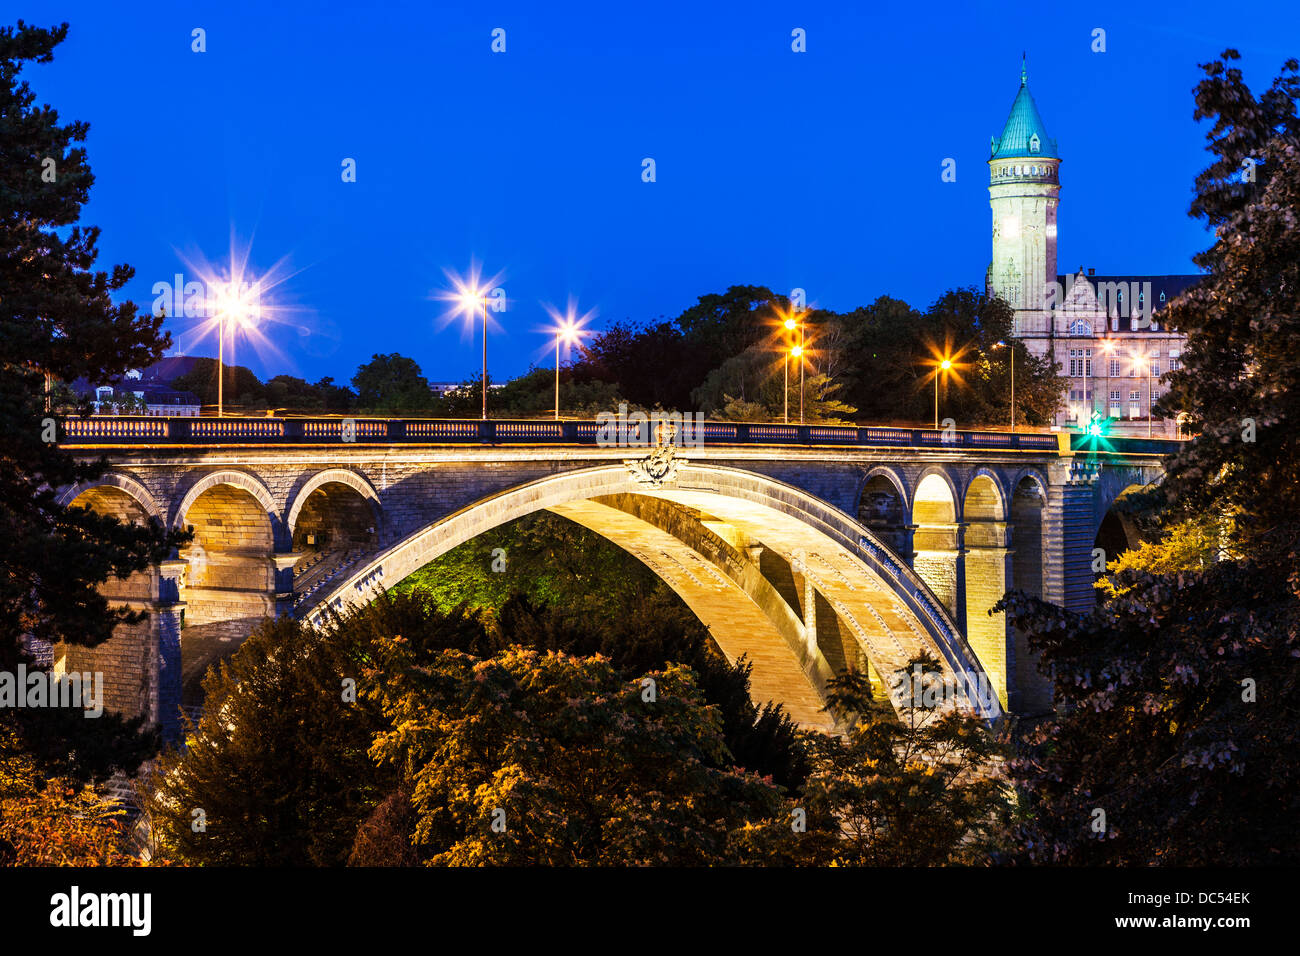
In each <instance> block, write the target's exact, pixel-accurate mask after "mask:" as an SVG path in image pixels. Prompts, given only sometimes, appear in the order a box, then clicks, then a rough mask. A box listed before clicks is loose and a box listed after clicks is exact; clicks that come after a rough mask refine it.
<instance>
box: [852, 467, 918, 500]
mask: <svg viewBox="0 0 1300 956" xmlns="http://www.w3.org/2000/svg"><path fill="white" fill-rule="evenodd" d="M873 478H884V479H885V480H886V481H888V482H889V483H890V484H891V485H893V486H894V488H895V489H896V490H897V491H898V496H899V498H900V499H901V500H902V501H903V502H910V501H911V500H912V492H911V489H910V488H908V487H907V479H906V478H904V477H903V475H902V473H901V472H900V471H899V470H898V469H897V468H893V467H891V466H889V465H875V466H874V467H872V468H871V469H870V470H869V471H868V472H867V473H866V474H865V475H863V476H862V482H861V483H860V484H859V486H858V500H859V501H861V499H862V491H863V489H865V488H866V487H867V485H868V484H870V483H871V479H873Z"/></svg>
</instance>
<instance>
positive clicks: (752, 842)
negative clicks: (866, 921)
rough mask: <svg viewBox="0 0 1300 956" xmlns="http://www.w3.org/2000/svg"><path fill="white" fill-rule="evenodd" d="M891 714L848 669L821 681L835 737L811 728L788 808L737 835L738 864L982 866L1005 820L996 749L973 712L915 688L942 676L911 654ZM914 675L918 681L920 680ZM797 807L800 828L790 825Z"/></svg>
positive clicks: (996, 846)
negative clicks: (907, 686) (806, 766)
mask: <svg viewBox="0 0 1300 956" xmlns="http://www.w3.org/2000/svg"><path fill="white" fill-rule="evenodd" d="M899 673H900V674H901V675H903V676H904V677H905V679H908V680H910V681H912V682H913V685H912V686H913V691H912V694H911V696H910V698H909V699H908V701H907V703H906V705H905V706H904V707H903V708H902V710H901V713H900V712H896V711H895V710H894V707H893V706H892V705H891V704H890V703H889V701H888V700H885V699H881V698H877V697H875V696H873V693H872V687H871V683H870V681H869V680H868V679H867V677H866V676H865V675H863V674H861V673H858V672H854V671H849V672H847V673H845V674H842V675H840V676H838V677H836V678H834V679H832V680H831V681H829V682H828V683H827V695H826V697H827V706H826V709H827V711H828V712H830V713H833V714H835V715H836V717H837V720H838V722H839V723H840V724H841V726H842V727H843V729H844V733H843V734H842V735H840V734H809V735H807V739H808V742H809V750H810V754H811V770H810V772H809V774H808V779H807V782H806V783H805V784H804V786H803V788H802V792H800V793H799V794H797V795H796V796H795V797H794V798H793V799H792V800H791V805H790V807H789V810H788V813H787V814H786V815H785V816H783V817H778V818H776V819H772V820H769V821H765V822H764V823H762V824H759V825H753V826H750V827H748V828H747V829H746V830H745V831H744V832H743V833H742V834H741V835H740V837H739V838H738V840H737V843H738V846H739V848H740V849H739V852H741V854H742V856H744V857H745V858H746V861H747V862H750V863H759V864H769V865H770V864H772V863H776V862H784V863H793V864H802V865H814V866H943V865H952V864H987V863H990V862H992V861H993V860H994V859H996V858H997V855H998V854H999V853H1000V852H1001V849H1002V845H1001V840H1002V838H1003V835H1004V834H1005V832H1006V825H1007V823H1008V821H1009V819H1010V813H1011V805H1010V801H1009V799H1008V798H1009V788H1008V787H1007V785H1006V782H1005V781H1004V780H1003V779H1001V776H1000V768H999V762H1000V758H1001V756H1002V747H1001V746H1000V745H999V744H998V743H997V741H996V740H995V739H994V737H993V735H992V733H991V732H990V730H989V729H988V728H987V727H985V726H984V724H983V723H982V722H981V721H980V720H979V719H978V718H975V717H973V716H971V715H969V714H963V713H962V712H960V711H959V710H956V709H952V708H949V709H946V710H944V709H940V708H939V707H938V706H937V705H938V701H937V700H934V701H932V700H929V699H927V697H926V694H925V692H924V691H923V690H922V688H923V687H925V686H927V684H926V682H927V681H935V680H937V679H939V678H940V676H941V671H940V668H939V665H938V662H937V661H935V660H934V659H933V658H930V657H926V656H921V657H918V658H915V659H913V660H912V661H909V662H908V666H907V669H905V670H903V671H900V672H899ZM918 675H919V676H918ZM796 814H802V824H803V827H796V826H795V825H793V824H794V823H795V822H796Z"/></svg>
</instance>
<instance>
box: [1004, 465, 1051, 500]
mask: <svg viewBox="0 0 1300 956" xmlns="http://www.w3.org/2000/svg"><path fill="white" fill-rule="evenodd" d="M1026 479H1028V480H1029V481H1032V482H1033V483H1034V484H1036V485H1037V486H1038V493H1039V494H1040V495H1042V497H1043V503H1044V504H1046V503H1047V501H1048V500H1049V499H1048V494H1049V493H1048V489H1049V487H1050V486H1049V485H1048V483H1047V477H1046V476H1045V475H1044V474H1043V473H1042V472H1041V471H1040V470H1039V469H1037V468H1032V467H1031V468H1021V469H1020V470H1019V471H1018V472H1016V473H1015V475H1014V476H1013V477H1012V480H1011V493H1012V494H1013V495H1014V494H1015V490H1016V489H1017V488H1019V487H1020V483H1021V482H1022V481H1025V480H1026Z"/></svg>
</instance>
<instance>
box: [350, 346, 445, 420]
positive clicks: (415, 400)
mask: <svg viewBox="0 0 1300 956" xmlns="http://www.w3.org/2000/svg"><path fill="white" fill-rule="evenodd" d="M352 386H353V388H355V389H356V390H357V405H358V406H359V407H361V408H365V409H375V410H380V411H389V412H394V411H403V412H411V411H427V410H428V409H429V408H430V407H432V405H433V393H432V392H431V391H430V390H429V383H428V381H427V380H426V379H425V377H424V375H423V374H422V373H421V372H420V366H419V365H417V364H416V362H415V360H414V359H410V358H407V357H406V356H405V355H399V354H398V353H396V352H392V353H390V354H388V355H378V354H377V355H374V356H372V357H371V359H370V361H369V362H367V363H366V364H364V365H362V366H360V367H359V368H358V369H357V373H356V374H355V375H353V376H352Z"/></svg>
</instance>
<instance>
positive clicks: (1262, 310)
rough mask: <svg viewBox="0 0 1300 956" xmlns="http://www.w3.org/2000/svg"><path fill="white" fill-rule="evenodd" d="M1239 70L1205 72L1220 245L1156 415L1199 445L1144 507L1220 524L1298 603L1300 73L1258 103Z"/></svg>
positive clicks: (1189, 299)
mask: <svg viewBox="0 0 1300 956" xmlns="http://www.w3.org/2000/svg"><path fill="white" fill-rule="evenodd" d="M1237 59H1238V54H1237V52H1236V51H1235V50H1228V51H1226V52H1225V53H1224V54H1223V56H1222V57H1221V59H1219V60H1216V61H1213V62H1211V63H1206V64H1203V65H1202V68H1203V69H1204V71H1205V73H1206V78H1205V79H1204V80H1202V81H1201V83H1200V84H1199V85H1198V86H1197V88H1196V114H1195V115H1196V118H1197V119H1198V120H1199V119H1213V120H1214V122H1213V125H1212V127H1211V129H1210V131H1209V133H1208V134H1207V139H1208V140H1209V142H1210V146H1209V150H1210V152H1211V153H1212V154H1213V155H1214V156H1215V161H1214V162H1213V163H1212V164H1211V165H1210V166H1209V167H1208V168H1207V169H1206V170H1205V171H1204V172H1202V173H1201V175H1200V176H1199V177H1198V178H1197V196H1196V199H1195V200H1194V201H1193V203H1192V208H1191V214H1192V215H1193V216H1194V217H1198V218H1202V219H1205V220H1206V221H1207V222H1208V223H1209V224H1210V225H1211V226H1213V227H1214V228H1215V242H1214V244H1213V245H1212V246H1211V247H1210V248H1209V249H1208V250H1206V251H1205V252H1203V253H1201V254H1200V255H1199V256H1197V257H1196V262H1197V264H1198V265H1201V266H1203V267H1205V268H1207V269H1209V275H1207V276H1206V277H1205V278H1204V279H1202V280H1201V281H1200V282H1199V283H1198V284H1197V285H1196V286H1195V287H1193V288H1192V289H1191V290H1189V291H1188V292H1186V293H1184V294H1183V295H1182V296H1180V297H1179V298H1178V299H1176V300H1175V301H1173V302H1172V303H1170V305H1169V308H1168V310H1167V312H1166V319H1167V321H1168V322H1169V324H1170V325H1171V326H1172V327H1174V328H1177V329H1179V330H1180V331H1181V332H1183V333H1184V334H1186V335H1187V345H1186V348H1185V349H1184V350H1183V356H1182V367H1181V368H1180V369H1179V370H1178V371H1176V372H1173V373H1171V374H1170V375H1169V376H1167V378H1168V381H1169V383H1170V391H1169V393H1168V395H1167V396H1166V397H1165V398H1164V399H1163V401H1162V405H1161V408H1162V411H1163V413H1164V414H1175V413H1178V412H1182V413H1183V414H1184V415H1185V416H1186V427H1187V429H1188V430H1189V432H1190V433H1191V434H1192V435H1193V437H1192V440H1191V441H1189V442H1187V443H1186V444H1185V445H1184V446H1183V447H1182V448H1181V449H1180V451H1179V453H1178V454H1177V455H1175V456H1174V457H1173V458H1172V459H1170V460H1169V462H1168V463H1167V466H1166V472H1167V474H1166V477H1165V480H1164V482H1163V483H1162V484H1161V486H1160V488H1159V489H1158V490H1157V493H1156V495H1155V496H1154V498H1153V499H1152V500H1151V501H1150V502H1149V504H1151V505H1152V506H1153V507H1154V508H1156V509H1157V511H1158V513H1159V515H1160V518H1159V520H1160V521H1161V522H1162V523H1164V524H1171V523H1176V522H1178V521H1181V520H1184V519H1187V518H1191V517H1196V516H1198V515H1215V516H1222V517H1223V518H1225V519H1227V520H1228V521H1230V527H1229V528H1228V529H1227V531H1228V537H1229V539H1230V541H1231V542H1232V544H1233V545H1234V547H1235V549H1236V550H1238V551H1239V552H1241V553H1244V554H1249V555H1251V556H1252V557H1253V558H1254V559H1255V560H1256V561H1258V562H1260V563H1262V564H1273V563H1276V564H1278V566H1279V567H1282V568H1285V573H1286V574H1288V575H1290V577H1291V581H1292V587H1293V588H1295V589H1296V590H1297V592H1300V573H1298V569H1300V481H1297V462H1298V461H1300V361H1297V359H1296V352H1295V341H1296V339H1297V336H1300V230H1298V229H1297V228H1296V217H1297V216H1298V215H1300V118H1297V116H1296V100H1297V98H1298V97H1300V76H1298V75H1297V68H1298V67H1300V64H1297V61H1295V60H1288V61H1287V62H1286V63H1285V64H1284V65H1283V69H1282V73H1281V74H1280V75H1279V76H1278V77H1277V79H1275V80H1274V81H1273V84H1272V86H1270V87H1269V89H1268V90H1267V91H1266V92H1265V93H1264V94H1263V95H1262V96H1260V97H1259V98H1258V99H1257V98H1256V97H1255V96H1254V95H1253V94H1252V92H1251V91H1250V89H1249V88H1248V87H1246V85H1245V83H1244V82H1243V80H1242V77H1241V71H1240V70H1239V69H1237V68H1236V67H1234V66H1232V65H1231V64H1232V63H1234V62H1235V61H1236V60H1237ZM1256 163H1258V164H1256ZM1247 170H1249V173H1250V177H1249V180H1248V179H1247V177H1246V175H1245V174H1246V172H1247ZM1250 180H1253V181H1250Z"/></svg>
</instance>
